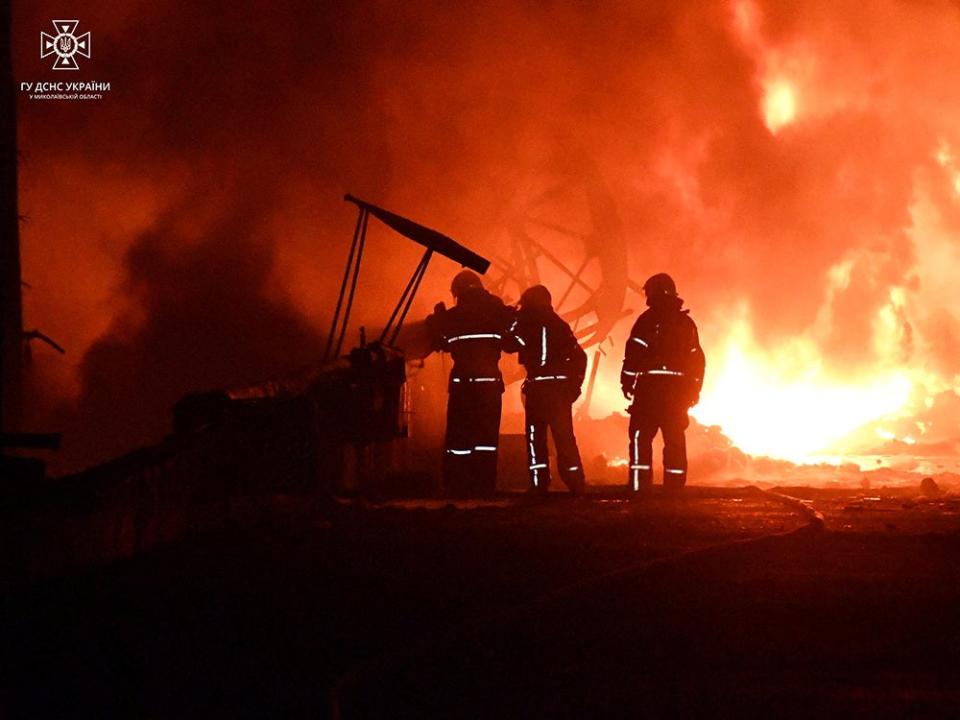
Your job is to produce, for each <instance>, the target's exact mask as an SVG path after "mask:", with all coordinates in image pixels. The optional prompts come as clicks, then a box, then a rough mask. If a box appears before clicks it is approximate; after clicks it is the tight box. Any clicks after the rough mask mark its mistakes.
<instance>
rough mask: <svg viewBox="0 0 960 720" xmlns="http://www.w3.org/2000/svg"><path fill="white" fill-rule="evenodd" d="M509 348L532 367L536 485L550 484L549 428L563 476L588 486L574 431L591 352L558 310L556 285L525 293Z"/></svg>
mask: <svg viewBox="0 0 960 720" xmlns="http://www.w3.org/2000/svg"><path fill="white" fill-rule="evenodd" d="M505 348H506V349H507V350H509V351H510V352H516V353H518V356H519V359H520V364H521V365H523V366H524V368H526V371H527V379H526V380H525V381H524V383H523V389H522V392H523V395H524V408H525V410H526V432H527V459H528V460H529V462H528V463H527V464H528V467H529V469H530V490H531V491H532V492H535V493H545V492H547V490H548V488H549V487H550V459H549V456H548V449H547V430H548V429H549V430H550V432H551V433H552V434H553V442H554V444H555V445H556V448H557V466H558V469H559V474H560V477H561V478H562V479H563V481H564V483H566V485H567V487H568V488H569V489H570V492H572V493H575V494H578V495H579V494H581V493H583V490H584V478H583V465H582V463H581V462H580V451H579V450H578V449H577V439H576V437H575V436H574V434H573V413H572V406H573V403H574V401H575V400H576V399H577V398H578V397H579V396H580V387H581V385H582V384H583V376H584V373H585V371H586V367H587V355H586V353H584V352H583V348H581V347H580V344H579V343H578V342H577V338H576V337H575V336H574V334H573V331H572V330H571V329H570V326H569V325H568V324H567V323H566V322H565V321H564V320H563V319H562V318H561V317H560V316H559V315H557V313H555V312H554V310H553V307H552V298H551V297H550V291H549V290H547V288H545V287H544V286H543V285H534V286H533V287H531V288H529V289H528V290H526V291H525V292H524V293H523V295H521V296H520V310H519V312H518V313H517V317H516V318H515V319H514V321H513V323H512V324H511V326H510V332H509V334H508V335H507V341H506V344H505Z"/></svg>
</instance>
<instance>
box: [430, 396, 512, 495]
mask: <svg viewBox="0 0 960 720" xmlns="http://www.w3.org/2000/svg"><path fill="white" fill-rule="evenodd" d="M502 403H503V385H502V384H501V383H499V382H496V383H492V382H491V383H466V382H465V383H460V384H456V385H454V384H451V387H450V395H449V396H448V398H447V435H446V441H445V448H444V455H443V487H444V492H445V494H447V495H449V496H451V497H482V496H489V495H492V494H493V493H494V491H495V490H496V487H497V445H498V442H499V439H500V410H501V406H502Z"/></svg>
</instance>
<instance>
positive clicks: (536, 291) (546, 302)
mask: <svg viewBox="0 0 960 720" xmlns="http://www.w3.org/2000/svg"><path fill="white" fill-rule="evenodd" d="M520 307H523V308H528V309H531V310H532V309H533V308H550V307H553V298H552V297H551V296H550V291H549V290H547V289H546V288H545V287H544V286H543V285H534V286H533V287H530V288H527V289H526V290H524V291H523V295H521V296H520Z"/></svg>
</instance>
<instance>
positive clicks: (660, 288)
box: [643, 273, 677, 298]
mask: <svg viewBox="0 0 960 720" xmlns="http://www.w3.org/2000/svg"><path fill="white" fill-rule="evenodd" d="M643 292H644V293H646V295H647V297H648V298H651V297H655V296H657V295H672V296H673V297H676V295H677V285H676V283H674V282H673V278H672V277H670V276H669V275H667V274H666V273H657V274H656V275H651V276H650V278H649V279H648V280H647V281H646V282H645V283H644V284H643Z"/></svg>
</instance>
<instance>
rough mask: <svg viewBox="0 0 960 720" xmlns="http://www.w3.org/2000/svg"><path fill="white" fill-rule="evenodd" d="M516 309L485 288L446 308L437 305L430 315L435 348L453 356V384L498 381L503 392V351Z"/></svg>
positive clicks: (428, 319)
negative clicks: (501, 371) (501, 365)
mask: <svg viewBox="0 0 960 720" xmlns="http://www.w3.org/2000/svg"><path fill="white" fill-rule="evenodd" d="M514 315H515V311H514V310H513V309H512V308H510V307H507V306H506V305H504V304H503V301H502V300H501V299H500V298H498V297H497V296H496V295H492V294H490V293H488V292H487V291H486V290H483V289H482V288H477V289H476V290H473V291H470V292H467V293H464V294H463V295H462V296H461V297H460V298H459V299H458V300H457V304H456V305H455V306H454V307H452V308H450V309H447V308H445V307H444V306H443V303H440V304H439V305H437V307H436V309H435V310H434V312H433V313H432V314H431V315H430V316H429V317H427V321H426V324H427V330H428V332H429V333H430V339H431V343H432V345H433V349H434V350H438V351H442V352H448V353H450V356H451V357H452V358H453V368H452V370H451V371H450V384H451V387H453V385H454V384H458V383H497V384H498V385H499V387H500V389H501V391H502V389H503V377H502V376H501V375H500V352H501V350H502V348H503V342H504V337H505V336H506V334H507V331H508V328H509V326H510V323H511V322H512V321H513V318H514Z"/></svg>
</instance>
